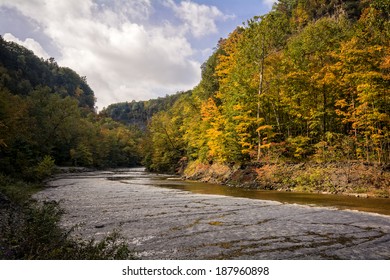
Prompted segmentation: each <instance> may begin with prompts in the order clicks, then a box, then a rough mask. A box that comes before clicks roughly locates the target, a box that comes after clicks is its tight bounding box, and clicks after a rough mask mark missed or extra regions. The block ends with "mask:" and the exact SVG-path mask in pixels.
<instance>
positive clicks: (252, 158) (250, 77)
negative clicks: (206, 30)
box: [145, 0, 390, 171]
mask: <svg viewBox="0 0 390 280" xmlns="http://www.w3.org/2000/svg"><path fill="white" fill-rule="evenodd" d="M389 3H390V2H389V1H387V0H386V1H383V0H373V1H368V0H362V1H341V0H310V1H306V0H305V1H303V0H280V1H278V2H277V3H276V4H275V5H274V7H273V9H272V11H271V12H270V13H268V14H266V15H264V16H261V17H255V18H253V19H251V20H249V21H248V22H247V23H246V24H245V26H243V27H238V28H237V29H236V30H234V31H233V32H232V33H231V34H230V36H229V37H228V38H226V39H223V40H220V42H219V43H218V46H217V48H216V50H215V52H214V53H213V55H212V56H211V57H210V58H209V59H208V60H207V62H205V63H204V65H203V67H202V80H201V82H200V84H199V85H198V86H197V87H195V88H194V89H193V91H192V93H191V94H187V95H183V96H180V98H179V99H178V100H177V101H176V102H175V103H174V104H173V106H172V107H171V108H170V109H169V110H166V111H162V112H159V113H158V114H156V115H154V116H153V118H152V120H151V123H150V133H151V137H150V139H151V143H150V144H149V153H148V156H147V158H146V161H145V163H146V164H147V166H148V167H149V168H150V169H152V170H158V171H166V170H171V171H172V170H174V169H175V168H177V167H178V166H179V164H178V163H179V162H181V163H183V162H184V161H185V162H187V161H190V162H191V161H192V162H193V161H197V162H203V163H210V162H214V163H221V164H228V165H229V164H230V165H231V164H243V163H249V162H280V161H289V162H298V161H308V160H310V161H316V162H335V161H336V162H337V161H361V162H363V161H364V162H371V163H389V162H390V133H389V129H390V118H389V110H390V46H389V42H390V22H389V16H390V14H389V13H390V4H389Z"/></svg>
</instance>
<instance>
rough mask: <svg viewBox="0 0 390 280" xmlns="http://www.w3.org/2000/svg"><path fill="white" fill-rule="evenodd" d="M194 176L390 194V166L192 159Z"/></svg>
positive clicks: (259, 185)
mask: <svg viewBox="0 0 390 280" xmlns="http://www.w3.org/2000/svg"><path fill="white" fill-rule="evenodd" d="M183 177H184V178H185V179H190V180H198V181H202V182H210V183H215V184H224V185H229V186H234V187H243V188H254V189H262V190H280V191H296V192H312V193H324V194H344V195H353V196H357V197H381V198H389V197H390V166H380V165H369V164H363V163H356V162H345V163H314V162H308V163H299V164H297V163H280V164H275V163H256V164H250V165H246V166H227V165H221V164H203V163H196V162H193V163H190V164H189V165H188V166H187V168H186V169H185V170H184V172H183Z"/></svg>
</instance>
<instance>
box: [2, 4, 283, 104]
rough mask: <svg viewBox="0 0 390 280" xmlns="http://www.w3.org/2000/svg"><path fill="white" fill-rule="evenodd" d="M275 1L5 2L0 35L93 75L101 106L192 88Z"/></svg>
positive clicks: (82, 73) (92, 79) (88, 78)
mask: <svg viewBox="0 0 390 280" xmlns="http://www.w3.org/2000/svg"><path fill="white" fill-rule="evenodd" d="M274 2H276V1H275V0H219V1H217V0H0V35H1V36H3V38H4V39H5V40H7V41H13V42H16V43H19V44H21V45H23V46H25V47H27V48H29V49H31V50H32V51H33V52H34V53H35V54H36V55H37V56H39V57H43V58H44V59H48V58H50V57H54V58H55V60H56V61H57V63H58V64H59V65H60V66H63V67H69V68H72V69H73V70H75V71H76V72H77V73H78V74H79V75H80V76H86V77H87V81H88V84H89V85H90V86H91V88H92V90H93V91H94V92H95V97H96V98H97V102H96V106H97V109H98V110H101V109H103V108H104V107H107V106H108V105H110V104H113V103H118V102H125V101H132V100H137V101H139V100H149V99H152V98H157V97H159V96H165V95H167V94H173V93H176V92H177V91H185V90H190V89H192V88H193V87H194V86H196V85H197V84H198V83H199V81H200V75H201V70H200V66H201V65H202V63H203V62H205V61H206V60H207V58H208V57H209V56H210V55H211V54H212V52H213V49H214V48H215V47H216V46H217V43H218V41H219V39H220V38H226V37H227V36H228V34H229V33H230V32H232V31H233V30H234V29H235V28H236V27H237V26H239V25H242V23H243V22H246V21H247V20H248V19H250V18H252V17H253V16H256V15H263V14H265V13H267V12H269V11H270V10H271V8H272V4H273V3H274Z"/></svg>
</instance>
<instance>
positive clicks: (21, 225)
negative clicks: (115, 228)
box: [0, 175, 134, 260]
mask: <svg viewBox="0 0 390 280" xmlns="http://www.w3.org/2000/svg"><path fill="white" fill-rule="evenodd" d="M41 188H42V187H41V186H39V185H32V184H28V183H25V182H23V181H20V180H15V179H12V178H10V177H7V176H3V175H0V259H8V260H12V259H45V260H49V259H56V260H58V259H64V260H72V259H74V260H102V259H133V258H134V257H133V256H132V254H131V252H130V250H129V249H128V247H127V245H126V244H125V243H124V242H122V241H121V239H120V236H119V234H118V233H117V232H114V233H112V234H111V235H109V236H108V237H106V238H104V239H103V240H102V241H100V242H95V241H94V240H89V241H83V240H77V239H75V238H73V237H72V236H71V231H68V232H65V231H64V230H63V229H61V228H60V227H59V222H60V219H61V215H62V214H63V212H62V210H61V208H60V207H59V205H58V203H57V202H53V201H51V202H43V203H38V202H36V201H33V200H31V198H30V197H31V195H32V194H33V193H34V192H36V191H38V190H39V189H41Z"/></svg>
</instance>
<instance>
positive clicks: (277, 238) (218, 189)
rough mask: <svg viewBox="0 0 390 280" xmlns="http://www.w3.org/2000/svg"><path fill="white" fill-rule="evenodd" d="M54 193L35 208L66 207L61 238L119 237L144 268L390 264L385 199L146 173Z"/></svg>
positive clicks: (75, 180) (118, 173)
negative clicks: (171, 263) (202, 263)
mask: <svg viewBox="0 0 390 280" xmlns="http://www.w3.org/2000/svg"><path fill="white" fill-rule="evenodd" d="M49 185H50V186H51V187H50V188H47V189H45V190H44V191H42V192H40V193H38V194H37V195H36V198H37V199H40V200H56V201H60V203H61V204H60V205H61V207H62V208H63V209H64V210H65V212H66V213H65V214H64V216H63V221H62V226H63V227H64V228H71V227H73V226H74V225H78V227H77V229H76V231H75V234H76V235H79V236H81V237H82V238H86V239H90V238H95V239H100V238H101V237H103V236H105V235H107V234H108V233H110V232H112V231H113V230H120V233H121V235H122V236H123V237H124V238H125V239H126V240H127V242H128V243H129V246H130V248H131V249H132V250H134V251H135V252H136V255H137V256H138V257H139V258H140V259H181V260H183V259H275V260H278V259H313V260H314V259H348V260H352V259H390V215H389V214H390V205H389V204H390V200H386V199H358V198H353V197H339V196H324V195H308V194H294V193H276V192H261V191H249V190H240V189H235V188H230V187H224V186H217V185H210V184H203V183H197V182H186V181H181V180H179V179H178V178H175V177H171V176H167V175H159V174H152V173H148V172H145V171H144V170H143V169H141V168H136V169H128V170H114V171H99V172H88V173H78V174H63V175H61V176H58V177H56V178H55V179H53V180H52V181H50V182H49ZM357 210H363V211H368V212H363V211H357ZM375 212H376V213H375Z"/></svg>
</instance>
